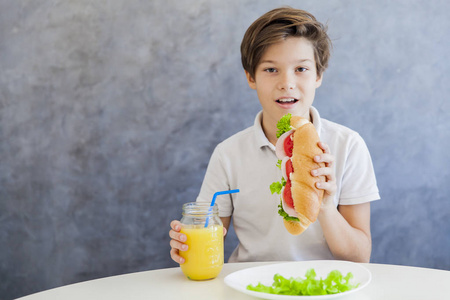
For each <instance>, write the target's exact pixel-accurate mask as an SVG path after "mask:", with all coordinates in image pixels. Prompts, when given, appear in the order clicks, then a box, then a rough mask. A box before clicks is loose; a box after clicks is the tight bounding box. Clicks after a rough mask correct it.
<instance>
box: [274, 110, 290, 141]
mask: <svg viewBox="0 0 450 300" xmlns="http://www.w3.org/2000/svg"><path fill="white" fill-rule="evenodd" d="M291 117H292V115H291V114H286V115H284V116H282V117H281V119H280V120H279V121H278V124H277V128H278V131H277V138H279V137H280V136H281V135H282V134H283V133H285V132H288V131H289V130H291V129H292V127H291Z"/></svg>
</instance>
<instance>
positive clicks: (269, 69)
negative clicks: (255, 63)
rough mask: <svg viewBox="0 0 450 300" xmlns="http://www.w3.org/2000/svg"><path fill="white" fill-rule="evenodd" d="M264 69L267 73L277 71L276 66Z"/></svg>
mask: <svg viewBox="0 0 450 300" xmlns="http://www.w3.org/2000/svg"><path fill="white" fill-rule="evenodd" d="M264 71H265V72H267V73H275V72H276V71H277V70H276V69H275V68H265V69H264Z"/></svg>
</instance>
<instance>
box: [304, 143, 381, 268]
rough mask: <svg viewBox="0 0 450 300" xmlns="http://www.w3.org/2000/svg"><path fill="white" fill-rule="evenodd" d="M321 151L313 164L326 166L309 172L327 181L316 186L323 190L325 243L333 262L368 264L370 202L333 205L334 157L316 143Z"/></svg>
mask: <svg viewBox="0 0 450 300" xmlns="http://www.w3.org/2000/svg"><path fill="white" fill-rule="evenodd" d="M319 146H320V147H321V148H322V150H323V151H324V154H323V155H321V156H320V157H316V158H315V160H316V162H324V163H325V167H324V168H320V169H317V170H313V171H312V175H313V176H321V175H325V176H326V178H327V180H326V182H323V183H321V184H320V185H318V186H317V188H319V189H323V190H324V198H323V201H322V206H321V208H320V213H319V216H318V220H319V222H320V225H321V227H322V230H323V233H324V236H325V240H326V241H327V244H328V247H329V248H330V251H331V253H332V254H333V256H334V257H335V258H336V259H342V260H350V261H355V262H369V260H370V254H371V252H372V238H371V234H370V202H367V203H362V204H355V205H339V207H338V208H336V206H335V205H334V203H333V197H334V194H335V193H336V178H335V174H334V171H333V167H332V166H333V163H334V156H333V155H331V154H330V149H329V147H328V145H327V144H325V143H319Z"/></svg>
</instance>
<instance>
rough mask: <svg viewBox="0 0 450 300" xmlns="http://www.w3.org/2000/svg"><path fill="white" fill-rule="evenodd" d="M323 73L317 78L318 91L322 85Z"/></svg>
mask: <svg viewBox="0 0 450 300" xmlns="http://www.w3.org/2000/svg"><path fill="white" fill-rule="evenodd" d="M322 79H323V73H322V74H321V75H320V76H317V79H316V89H317V88H318V87H319V86H321V85H322Z"/></svg>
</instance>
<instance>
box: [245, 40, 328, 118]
mask: <svg viewBox="0 0 450 300" xmlns="http://www.w3.org/2000/svg"><path fill="white" fill-rule="evenodd" d="M246 75H247V80H248V84H249V86H250V87H251V88H252V89H254V90H256V93H257V94H258V98H259V101H260V102H261V106H262V109H263V122H264V121H265V122H268V123H266V124H273V122H275V124H276V122H278V120H279V119H280V118H281V117H282V116H283V115H285V114H287V113H291V114H292V115H297V116H302V117H305V118H307V119H308V120H309V108H310V107H311V105H312V103H313V101H314V96H315V92H316V88H318V87H319V86H320V84H321V83H322V76H320V77H318V76H317V72H316V62H315V59H314V49H313V46H312V44H311V42H309V41H308V40H307V39H305V38H301V37H300V38H297V37H289V38H287V39H286V40H284V41H281V42H279V43H277V44H273V45H271V46H269V47H268V48H267V49H266V51H265V52H264V54H263V56H262V58H261V61H260V63H259V65H258V66H257V68H256V70H255V78H252V77H251V76H250V74H249V73H248V72H246ZM269 122H270V123H269Z"/></svg>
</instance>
